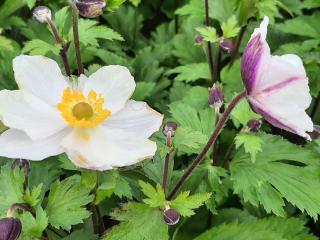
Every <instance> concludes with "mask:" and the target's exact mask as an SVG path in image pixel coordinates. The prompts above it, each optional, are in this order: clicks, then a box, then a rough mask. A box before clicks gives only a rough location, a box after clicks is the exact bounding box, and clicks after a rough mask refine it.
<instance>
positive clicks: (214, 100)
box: [208, 84, 224, 109]
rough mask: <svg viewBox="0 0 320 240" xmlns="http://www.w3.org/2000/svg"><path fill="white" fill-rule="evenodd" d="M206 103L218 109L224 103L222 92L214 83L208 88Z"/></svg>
mask: <svg viewBox="0 0 320 240" xmlns="http://www.w3.org/2000/svg"><path fill="white" fill-rule="evenodd" d="M208 103H209V106H210V107H212V108H215V109H220V108H221V106H222V105H223V103H224V94H223V92H222V91H221V89H220V88H219V87H217V86H216V85H215V84H214V85H213V87H212V88H211V90H210V93H209V100H208Z"/></svg>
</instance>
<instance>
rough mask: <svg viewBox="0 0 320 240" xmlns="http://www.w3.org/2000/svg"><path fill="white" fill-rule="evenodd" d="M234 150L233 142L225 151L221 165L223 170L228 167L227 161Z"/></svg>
mask: <svg viewBox="0 0 320 240" xmlns="http://www.w3.org/2000/svg"><path fill="white" fill-rule="evenodd" d="M235 148H236V144H235V143H234V141H233V142H232V144H231V145H230V146H229V148H228V150H227V153H226V156H225V158H224V159H223V162H222V164H221V165H222V167H224V168H227V167H228V163H229V159H230V158H231V156H232V154H233V152H234V150H235Z"/></svg>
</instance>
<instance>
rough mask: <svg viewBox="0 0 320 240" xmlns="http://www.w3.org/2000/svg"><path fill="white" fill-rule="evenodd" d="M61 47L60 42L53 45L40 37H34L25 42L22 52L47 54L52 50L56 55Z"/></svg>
mask: <svg viewBox="0 0 320 240" xmlns="http://www.w3.org/2000/svg"><path fill="white" fill-rule="evenodd" d="M60 49H61V45H60V44H55V45H51V44H49V43H47V42H45V41H42V40H40V39H33V40H31V41H29V42H27V43H26V44H25V46H24V48H23V49H22V53H29V54H30V55H46V54H47V53H49V52H51V53H53V54H55V55H59V53H60Z"/></svg>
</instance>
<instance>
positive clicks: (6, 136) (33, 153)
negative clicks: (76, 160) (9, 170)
mask: <svg viewBox="0 0 320 240" xmlns="http://www.w3.org/2000/svg"><path fill="white" fill-rule="evenodd" d="M66 134H67V131H61V132H59V133H57V134H55V135H52V136H50V137H48V138H45V139H41V140H36V141H33V140H31V139H30V138H29V137H28V136H27V135H26V134H25V133H24V132H22V131H19V130H15V129H9V130H7V131H5V132H4V133H3V134H2V135H0V146H1V148H0V156H2V157H8V158H23V159H29V160H35V161H38V160H43V159H45V158H47V157H50V156H55V155H59V154H61V153H63V152H64V150H63V148H61V147H60V143H61V140H62V139H63V138H64V137H65V135H66Z"/></svg>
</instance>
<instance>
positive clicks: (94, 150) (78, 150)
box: [62, 126, 157, 171]
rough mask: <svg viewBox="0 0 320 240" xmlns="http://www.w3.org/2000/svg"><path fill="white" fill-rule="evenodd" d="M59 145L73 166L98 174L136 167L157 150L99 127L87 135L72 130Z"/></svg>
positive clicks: (150, 145) (146, 140) (143, 140)
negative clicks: (112, 169) (97, 172)
mask: <svg viewBox="0 0 320 240" xmlns="http://www.w3.org/2000/svg"><path fill="white" fill-rule="evenodd" d="M84 131H85V132H84ZM62 145H63V147H65V149H66V152H67V154H68V156H69V158H70V159H71V161H72V162H73V163H74V164H75V165H76V166H79V167H82V168H89V169H94V170H100V171H102V170H107V169H111V168H114V167H123V166H129V165H132V164H135V163H137V162H139V161H141V160H143V159H146V158H150V157H152V156H153V155H154V154H155V152H156V150H157V147H156V144H155V143H154V142H152V141H150V140H148V139H146V138H136V137H135V136H133V135H132V134H126V133H125V132H124V131H116V130H109V129H107V128H105V127H102V126H100V127H97V128H95V129H91V130H90V131H86V130H79V129H75V130H74V131H73V132H72V133H71V134H69V135H68V136H67V137H66V138H65V139H64V140H63V142H62Z"/></svg>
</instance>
